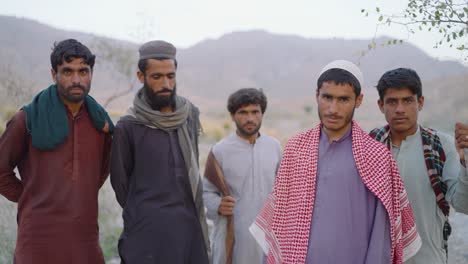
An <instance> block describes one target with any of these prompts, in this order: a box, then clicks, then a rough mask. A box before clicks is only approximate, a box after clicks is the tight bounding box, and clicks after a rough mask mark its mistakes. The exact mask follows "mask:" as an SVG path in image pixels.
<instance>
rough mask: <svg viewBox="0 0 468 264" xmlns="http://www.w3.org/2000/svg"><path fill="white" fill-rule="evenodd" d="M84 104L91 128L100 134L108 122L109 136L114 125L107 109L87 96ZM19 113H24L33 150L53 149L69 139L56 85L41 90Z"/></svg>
mask: <svg viewBox="0 0 468 264" xmlns="http://www.w3.org/2000/svg"><path fill="white" fill-rule="evenodd" d="M84 103H85V107H86V108H87V109H88V112H89V115H90V116H91V120H92V122H93V125H94V127H95V128H96V129H97V130H98V131H102V130H103V128H104V126H105V125H106V123H108V124H109V133H112V131H113V130H114V124H113V123H112V120H111V119H110V117H109V115H108V114H107V112H106V110H104V108H102V106H100V105H99V104H98V103H97V102H96V100H94V99H93V98H92V97H91V96H89V95H88V96H86V98H85V101H84ZM22 110H24V111H25V112H26V127H27V129H28V132H29V134H31V138H32V145H33V147H35V148H37V149H40V150H52V149H54V148H55V147H57V146H58V145H60V144H62V143H63V142H64V141H65V139H66V138H67V137H68V133H69V131H70V128H69V125H68V118H67V112H66V109H65V105H64V104H63V102H62V100H61V99H60V97H59V95H58V92H57V86H56V85H55V84H53V85H51V86H49V88H47V89H45V90H42V91H41V92H40V93H39V94H37V95H36V96H35V97H34V99H33V100H32V102H31V103H30V104H28V105H26V106H24V107H23V108H22Z"/></svg>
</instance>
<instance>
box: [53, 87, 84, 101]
mask: <svg viewBox="0 0 468 264" xmlns="http://www.w3.org/2000/svg"><path fill="white" fill-rule="evenodd" d="M74 88H79V89H81V90H82V91H83V93H82V94H81V95H80V96H76V95H73V94H71V92H70V91H71V90H72V89H74ZM90 89H91V85H90V86H88V87H86V86H84V85H81V84H76V85H71V86H68V87H63V86H61V85H59V84H57V90H58V93H59V95H60V96H61V97H62V98H64V99H65V100H67V101H68V102H70V103H79V102H81V101H83V100H84V99H85V97H86V96H87V95H88V93H89V90H90Z"/></svg>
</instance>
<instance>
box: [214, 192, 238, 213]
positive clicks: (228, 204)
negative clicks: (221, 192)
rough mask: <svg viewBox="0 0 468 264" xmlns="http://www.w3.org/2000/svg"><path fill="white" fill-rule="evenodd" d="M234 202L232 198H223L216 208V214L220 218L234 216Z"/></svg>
mask: <svg viewBox="0 0 468 264" xmlns="http://www.w3.org/2000/svg"><path fill="white" fill-rule="evenodd" d="M235 205H236V200H235V199H234V198H233V197H232V196H224V197H223V199H222V200H221V204H220V205H219V207H218V214H220V215H222V216H231V215H233V214H234V206H235Z"/></svg>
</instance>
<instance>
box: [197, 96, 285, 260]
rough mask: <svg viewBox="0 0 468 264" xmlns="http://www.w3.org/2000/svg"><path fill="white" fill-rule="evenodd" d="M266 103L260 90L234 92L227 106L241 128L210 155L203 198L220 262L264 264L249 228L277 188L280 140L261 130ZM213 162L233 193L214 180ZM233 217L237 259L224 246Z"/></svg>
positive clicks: (260, 251) (213, 249)
mask: <svg viewBox="0 0 468 264" xmlns="http://www.w3.org/2000/svg"><path fill="white" fill-rule="evenodd" d="M266 105H267V100H266V97H265V95H264V94H263V92H262V91H261V90H258V89H254V88H246V89H240V90H238V91H237V92H235V93H233V94H232V95H231V96H230V97H229V99H228V106H227V107H228V110H229V112H230V114H231V118H232V120H233V121H234V122H235V124H236V126H237V130H236V133H233V134H231V135H229V136H228V137H226V138H224V139H223V140H221V141H220V142H218V143H217V144H216V145H214V146H213V148H212V151H211V153H210V155H213V157H214V158H213V159H210V158H209V159H208V161H207V166H206V167H207V169H206V170H207V171H206V172H205V179H204V193H203V198H204V201H205V205H206V207H207V209H208V213H207V216H208V218H209V219H211V220H212V221H213V222H214V227H213V232H212V234H211V241H212V245H211V246H212V252H213V263H216V264H224V263H234V264H244V263H249V264H255V263H262V260H263V257H264V256H263V252H262V249H261V248H260V247H259V246H258V245H257V243H256V242H255V240H254V239H253V237H252V236H251V235H250V233H249V231H248V227H249V226H250V225H251V224H252V222H253V221H254V219H255V217H256V216H257V214H258V213H259V212H260V209H261V208H262V205H263V204H264V202H265V199H266V197H267V196H268V194H269V193H270V192H271V190H272V188H273V183H274V179H275V176H276V171H277V168H278V166H279V162H280V160H281V147H280V144H279V142H278V140H276V139H274V138H272V137H269V136H268V135H265V134H263V133H262V134H260V133H259V132H258V131H259V129H260V126H261V123H262V118H263V114H264V112H265V109H266ZM210 162H215V163H216V166H219V168H220V169H221V174H223V175H222V176H223V178H224V179H223V181H224V184H225V185H226V186H227V189H228V190H227V193H229V195H226V194H224V195H223V191H222V190H220V188H219V187H217V185H219V183H218V184H217V183H216V181H217V180H216V179H214V180H211V181H210V178H212V176H210V173H208V172H209V168H210V167H211V166H212V164H210ZM228 217H233V219H234V221H233V222H234V240H235V242H234V247H233V251H232V252H233V253H232V257H229V256H226V251H229V250H226V243H225V241H226V231H227V230H226V229H227V222H228V221H227V219H228ZM228 233H229V232H228ZM227 255H230V254H229V253H228V254H227ZM230 258H231V259H230Z"/></svg>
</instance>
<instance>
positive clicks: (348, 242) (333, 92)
mask: <svg viewBox="0 0 468 264" xmlns="http://www.w3.org/2000/svg"><path fill="white" fill-rule="evenodd" d="M362 84H363V75H362V72H361V71H360V69H359V68H358V67H357V66H356V65H354V64H353V63H351V62H349V61H344V60H338V61H333V62H331V63H330V64H328V65H326V66H325V67H324V68H323V70H322V71H321V74H320V77H319V78H318V80H317V89H316V99H317V104H318V114H319V117H320V123H319V124H318V125H317V126H316V127H315V128H313V129H310V130H307V131H305V132H302V133H300V134H298V135H296V136H294V137H293V138H291V139H290V140H289V141H288V143H287V145H286V147H285V150H284V153H283V159H282V161H281V164H280V168H279V171H278V175H277V178H276V181H275V185H274V189H273V192H272V193H271V194H270V196H269V197H268V199H267V202H266V203H265V205H264V208H263V209H262V211H261V212H260V214H259V215H258V217H257V219H256V221H255V222H254V224H253V225H252V226H251V227H250V231H251V233H252V235H253V236H254V237H255V238H256V240H257V242H258V243H259V244H260V246H261V247H262V248H263V250H264V252H265V254H266V255H267V257H266V263H269V264H272V263H314V264H315V263H359V264H361V263H369V264H370V263H386V264H389V263H402V261H404V260H405V259H407V258H410V257H411V256H413V255H414V254H415V253H416V252H417V250H418V249H419V247H420V246H421V239H420V237H419V235H418V233H417V231H416V227H415V224H414V219H413V213H412V210H411V207H410V204H409V202H408V198H407V196H406V192H405V188H404V185H403V182H402V180H401V178H400V174H399V172H398V169H397V166H396V163H395V160H394V159H393V157H392V155H391V153H390V152H389V151H388V150H387V149H386V147H385V146H384V145H382V144H381V143H379V142H377V141H375V140H373V139H372V138H371V137H369V136H368V135H367V133H366V132H365V131H364V130H362V129H361V128H360V127H359V125H358V124H357V123H356V121H354V120H353V115H354V110H355V109H356V108H358V107H359V106H360V105H361V102H362V99H363V95H362V94H361V86H362Z"/></svg>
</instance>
